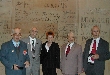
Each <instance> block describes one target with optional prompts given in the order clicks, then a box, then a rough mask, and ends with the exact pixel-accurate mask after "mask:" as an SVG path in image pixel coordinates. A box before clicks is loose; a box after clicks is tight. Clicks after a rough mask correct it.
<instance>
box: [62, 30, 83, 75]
mask: <svg viewBox="0 0 110 75" xmlns="http://www.w3.org/2000/svg"><path fill="white" fill-rule="evenodd" d="M74 38H75V37H74V33H73V32H70V33H68V43H66V44H64V45H63V46H62V47H61V65H60V68H61V71H62V73H63V75H76V74H78V75H80V74H81V72H82V48H81V46H80V45H78V44H76V43H75V42H74Z"/></svg>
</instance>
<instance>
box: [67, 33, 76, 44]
mask: <svg viewBox="0 0 110 75" xmlns="http://www.w3.org/2000/svg"><path fill="white" fill-rule="evenodd" d="M74 37H75V36H74V33H73V32H69V33H68V42H69V43H72V42H74V40H75V39H74Z"/></svg>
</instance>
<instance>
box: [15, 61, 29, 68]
mask: <svg viewBox="0 0 110 75" xmlns="http://www.w3.org/2000/svg"><path fill="white" fill-rule="evenodd" d="M24 64H25V68H28V67H29V65H30V64H29V61H26V62H25V63H24ZM13 70H19V67H18V65H16V64H14V65H13Z"/></svg>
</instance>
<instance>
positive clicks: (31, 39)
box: [29, 36, 36, 51]
mask: <svg viewBox="0 0 110 75" xmlns="http://www.w3.org/2000/svg"><path fill="white" fill-rule="evenodd" d="M29 38H30V45H31V51H32V43H33V40H34V47H35V45H36V38H34V39H33V38H31V37H30V36H29Z"/></svg>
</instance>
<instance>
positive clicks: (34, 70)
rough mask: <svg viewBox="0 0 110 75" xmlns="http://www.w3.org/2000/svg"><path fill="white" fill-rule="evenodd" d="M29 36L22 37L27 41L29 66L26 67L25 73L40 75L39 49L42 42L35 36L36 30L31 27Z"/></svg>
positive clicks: (27, 74)
mask: <svg viewBox="0 0 110 75" xmlns="http://www.w3.org/2000/svg"><path fill="white" fill-rule="evenodd" d="M29 33H30V34H29V36H28V37H26V38H24V39H22V40H23V41H24V42H25V43H27V48H28V54H29V57H30V66H29V67H28V68H26V75H40V51H41V46H42V43H41V41H40V40H39V39H38V38H36V35H37V33H38V30H37V28H36V27H32V28H31V30H30V31H29Z"/></svg>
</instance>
